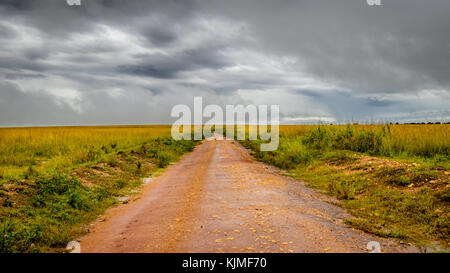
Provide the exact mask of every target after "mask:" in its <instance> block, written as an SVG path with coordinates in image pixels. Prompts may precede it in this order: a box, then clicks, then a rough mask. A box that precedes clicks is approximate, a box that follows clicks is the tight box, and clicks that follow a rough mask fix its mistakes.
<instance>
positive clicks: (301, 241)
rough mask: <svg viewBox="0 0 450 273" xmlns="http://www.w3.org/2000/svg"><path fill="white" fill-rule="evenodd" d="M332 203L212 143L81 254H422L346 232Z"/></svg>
mask: <svg viewBox="0 0 450 273" xmlns="http://www.w3.org/2000/svg"><path fill="white" fill-rule="evenodd" d="M332 203H333V199H331V198H330V197H327V196H325V195H322V194H320V193H317V192H315V191H314V190H312V189H309V188H307V187H306V186H305V185H304V184H303V183H302V182H299V181H296V180H294V179H291V178H289V177H286V176H283V175H281V174H280V173H279V172H278V171H277V169H275V168H272V167H270V166H267V165H265V164H263V163H260V162H256V161H254V160H253V159H252V158H251V156H250V155H249V154H248V153H247V151H246V150H245V149H244V148H242V147H241V146H240V145H239V144H237V143H235V142H233V141H228V140H223V141H219V140H214V139H213V140H208V141H204V143H203V144H201V145H199V146H197V147H196V149H195V150H194V151H193V152H192V153H190V154H188V155H186V156H184V157H183V158H182V160H181V161H180V162H178V163H176V164H173V165H171V166H170V167H169V168H168V169H167V170H166V171H165V172H164V173H163V174H162V175H161V176H160V177H158V178H155V179H153V180H152V181H151V182H150V183H148V184H147V185H146V186H144V188H143V190H142V193H141V194H140V195H139V196H138V198H137V199H136V200H134V201H132V202H130V203H128V204H125V205H120V206H118V207H116V208H113V209H110V210H109V211H108V212H107V213H106V214H105V217H104V219H103V220H102V221H97V222H96V223H94V225H93V227H92V228H91V230H90V233H89V234H87V235H86V236H84V237H83V238H81V240H80V243H81V252H368V250H367V248H366V246H367V243H368V242H370V241H378V242H379V243H380V244H381V251H382V252H417V251H418V249H417V248H414V247H410V246H409V247H404V246H401V245H399V244H397V243H396V242H395V241H393V240H386V239H381V238H377V237H374V236H371V235H367V234H364V233H362V232H360V231H357V230H354V229H351V228H348V227H346V226H345V225H344V224H343V220H344V219H346V218H349V217H351V216H350V215H348V214H347V213H346V212H345V211H344V210H343V209H341V208H339V207H337V206H335V205H333V204H332Z"/></svg>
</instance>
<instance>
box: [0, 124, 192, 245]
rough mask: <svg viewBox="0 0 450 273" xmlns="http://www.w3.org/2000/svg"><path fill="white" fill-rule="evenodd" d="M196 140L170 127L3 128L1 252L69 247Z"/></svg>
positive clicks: (0, 142) (0, 150) (0, 148)
mask: <svg viewBox="0 0 450 273" xmlns="http://www.w3.org/2000/svg"><path fill="white" fill-rule="evenodd" d="M195 145H196V143H195V142H193V141H174V140H172V138H171V137H170V126H116V127H114V126H109V127H108V126H100V127H56V128H4V129H0V206H1V207H0V252H41V251H62V250H63V249H64V247H65V245H66V244H67V242H68V241H70V240H71V239H73V238H76V237H78V236H79V235H80V234H82V233H84V232H86V229H85V224H87V223H89V222H90V221H92V220H94V219H95V218H96V217H97V216H98V215H100V214H101V213H102V212H103V211H104V210H105V209H106V208H108V207H109V206H111V205H114V204H117V203H118V202H120V201H118V198H119V197H121V196H124V195H129V194H131V193H133V192H135V191H136V189H137V188H138V187H139V186H140V185H142V179H143V178H144V177H150V176H152V174H153V175H154V174H155V173H157V172H158V171H159V170H160V169H161V168H164V167H166V166H167V165H168V164H169V163H170V162H172V161H175V160H177V159H178V158H179V157H180V155H182V154H184V153H186V152H189V151H191V150H192V149H193V148H194V146H195ZM119 200H121V199H119ZM125 202H126V201H125Z"/></svg>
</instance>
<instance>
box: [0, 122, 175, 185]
mask: <svg viewBox="0 0 450 273" xmlns="http://www.w3.org/2000/svg"><path fill="white" fill-rule="evenodd" d="M167 135H170V126H168V125H152V126H96V127H35V128H1V129H0V180H1V179H3V180H10V179H12V180H14V179H15V178H18V177H20V176H21V174H22V173H23V172H25V171H26V170H27V169H28V168H29V167H30V166H35V167H36V168H38V169H40V168H45V169H48V168H65V167H71V166H73V165H77V164H82V163H85V162H89V161H91V160H92V159H95V156H96V155H97V154H98V152H99V151H101V149H110V150H111V149H113V148H114V147H116V148H117V149H126V148H130V147H133V146H137V145H141V144H143V143H145V142H146V141H148V140H149V139H150V138H154V137H158V136H167Z"/></svg>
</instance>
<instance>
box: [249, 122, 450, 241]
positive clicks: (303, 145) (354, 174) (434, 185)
mask: <svg viewBox="0 0 450 273" xmlns="http://www.w3.org/2000/svg"><path fill="white" fill-rule="evenodd" d="M388 130H389V127H380V129H379V130H378V131H365V130H364V129H363V130H360V131H355V130H354V128H352V127H343V128H339V129H336V128H334V129H331V130H330V129H329V128H326V127H325V126H322V127H319V128H313V129H309V131H307V132H304V133H303V134H302V135H295V134H290V135H283V134H282V136H281V137H280V146H279V149H278V150H276V151H273V152H261V151H259V143H260V142H259V141H248V140H247V141H242V144H243V145H244V146H245V147H247V148H250V149H252V154H253V155H254V157H255V158H256V159H258V160H260V161H263V162H266V163H269V164H272V165H275V166H277V167H280V168H282V169H286V170H288V171H289V173H290V174H291V175H292V176H294V177H295V178H297V179H301V180H304V181H306V182H307V183H308V185H309V186H311V187H313V188H316V189H318V190H320V191H322V192H324V193H326V194H329V195H332V196H335V197H337V198H338V199H339V200H340V201H339V204H340V205H341V206H342V207H344V208H345V209H347V210H348V211H349V212H350V213H351V214H352V215H354V216H355V218H354V219H349V220H347V224H349V225H351V226H353V227H355V228H359V229H361V230H364V231H366V232H369V233H372V234H376V235H378V236H382V237H392V238H398V239H400V240H402V241H404V242H412V243H415V244H420V245H430V244H432V243H434V244H436V243H438V244H440V245H441V246H444V248H447V249H448V247H449V244H450V240H449V230H450V229H449V228H450V172H449V165H450V164H449V160H448V158H449V157H448V156H449V150H448V144H447V143H446V141H447V142H448V140H445V139H443V140H442V141H441V142H436V143H435V144H436V145H429V144H426V143H425V144H422V145H421V146H420V147H421V148H420V149H418V148H417V147H412V148H411V149H405V147H404V146H396V147H397V148H396V147H395V146H394V145H393V143H394V142H393V141H392V138H393V137H392V136H391V135H390V134H389V132H388ZM400 147H401V148H400ZM425 147H428V149H429V150H427V149H426V148H425Z"/></svg>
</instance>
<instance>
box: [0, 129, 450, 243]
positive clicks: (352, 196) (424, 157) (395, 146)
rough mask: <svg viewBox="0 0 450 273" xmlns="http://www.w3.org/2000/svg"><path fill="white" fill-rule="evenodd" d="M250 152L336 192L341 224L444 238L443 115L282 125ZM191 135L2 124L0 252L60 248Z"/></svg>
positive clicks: (446, 140)
mask: <svg viewBox="0 0 450 273" xmlns="http://www.w3.org/2000/svg"><path fill="white" fill-rule="evenodd" d="M242 144H243V145H244V146H246V147H248V148H250V149H252V150H253V152H252V153H253V155H254V156H255V158H256V159H258V160H260V161H263V162H267V163H269V164H272V165H275V166H277V167H279V168H282V169H285V170H287V171H288V174H289V175H292V176H293V177H295V178H298V179H301V180H304V181H306V182H307V183H308V185H309V186H311V187H313V188H316V189H318V190H321V191H323V192H324V193H327V194H329V195H332V196H335V197H337V198H338V199H339V205H341V206H342V207H344V208H346V209H348V210H349V211H350V212H351V213H352V214H353V215H354V216H355V218H353V219H349V220H348V221H347V224H349V225H351V226H354V227H356V228H359V229H362V230H365V231H367V232H370V233H373V234H377V235H379V236H384V237H395V238H399V239H400V240H402V241H404V242H413V243H416V244H423V245H429V244H431V243H433V242H434V243H435V242H439V243H440V244H441V245H444V246H448V244H449V243H450V240H449V227H450V172H449V169H450V161H449V158H450V125H350V126H341V125H339V126H331V125H326V126H312V125H311V126H281V128H280V145H279V148H278V150H276V151H272V152H261V151H259V147H260V145H259V144H260V141H248V140H247V141H242ZM195 145H196V142H193V141H178V142H177V141H173V140H172V138H171V137H170V126H98V127H55V128H3V129H0V252H41V251H63V249H64V247H65V245H66V243H67V242H68V241H70V240H72V239H74V238H77V237H79V236H80V235H81V234H83V233H85V232H86V224H87V223H89V222H90V221H92V220H94V219H95V218H96V217H98V216H99V215H100V214H101V213H102V212H103V211H104V210H105V209H106V208H108V207H110V206H112V205H114V204H117V203H119V202H126V200H125V201H120V200H123V199H119V197H122V196H125V195H130V194H132V193H133V192H136V190H137V189H138V188H139V187H140V186H141V185H142V178H144V177H150V176H152V175H155V174H156V173H158V172H159V170H161V168H164V167H166V166H167V165H168V164H169V163H170V162H172V161H176V160H177V159H178V158H179V157H180V156H181V155H182V154H184V153H186V152H189V151H191V150H192V149H193V148H194V146H195Z"/></svg>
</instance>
